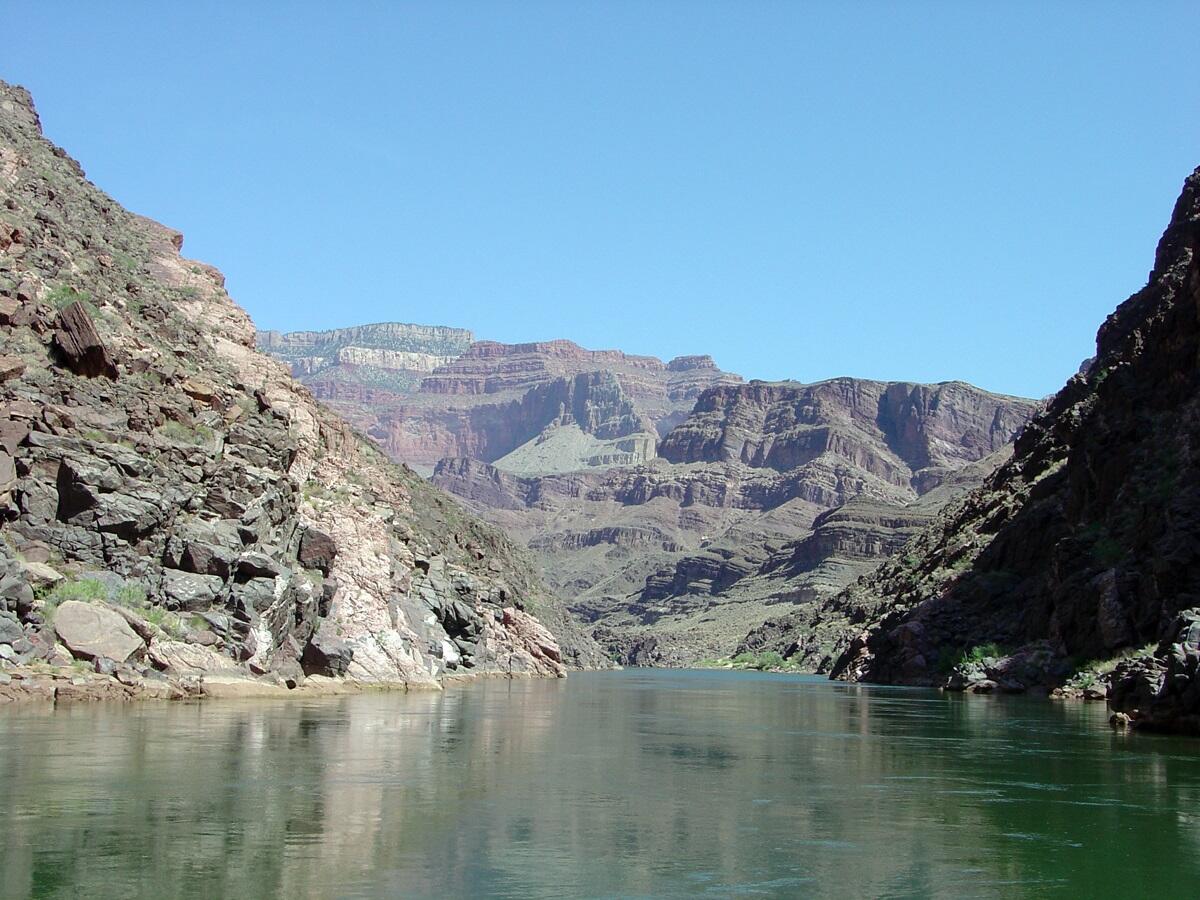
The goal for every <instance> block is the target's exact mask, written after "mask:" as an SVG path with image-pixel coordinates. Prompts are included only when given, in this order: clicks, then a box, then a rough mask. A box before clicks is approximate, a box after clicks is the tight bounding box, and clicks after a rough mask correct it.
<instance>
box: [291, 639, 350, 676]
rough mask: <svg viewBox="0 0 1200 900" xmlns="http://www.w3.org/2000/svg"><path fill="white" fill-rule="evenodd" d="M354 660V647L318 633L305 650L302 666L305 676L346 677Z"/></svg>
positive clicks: (301, 661)
mask: <svg viewBox="0 0 1200 900" xmlns="http://www.w3.org/2000/svg"><path fill="white" fill-rule="evenodd" d="M353 658H354V647H353V646H351V645H350V643H349V642H348V641H344V640H342V639H341V638H338V637H334V636H332V635H329V634H326V633H323V632H322V631H318V632H317V633H316V634H314V635H313V636H312V638H311V639H310V640H309V642H308V644H307V645H306V646H305V648H304V655H303V656H302V657H301V659H300V665H301V667H302V668H303V669H304V674H305V675H328V676H338V675H345V674H346V670H347V669H349V668H350V661H351V660H352V659H353Z"/></svg>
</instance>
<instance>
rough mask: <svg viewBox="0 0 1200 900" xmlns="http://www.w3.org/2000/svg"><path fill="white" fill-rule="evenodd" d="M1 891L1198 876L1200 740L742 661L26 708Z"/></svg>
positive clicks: (261, 891) (1137, 889)
mask: <svg viewBox="0 0 1200 900" xmlns="http://www.w3.org/2000/svg"><path fill="white" fill-rule="evenodd" d="M0 816H2V817H3V818H2V819H0V822H2V823H3V824H2V826H0V834H2V835H3V837H2V839H0V891H2V892H3V896H4V897H6V898H7V897H26V896H38V897H105V898H107V897H146V898H169V897H197V898H211V897H246V898H266V897H289V898H307V897H438V898H442V897H484V896H495V897H514V898H560V897H725V896H752V897H753V896H775V897H1017V896H1034V897H1042V896H1046V897H1088V898H1090V897H1108V896H1111V897H1141V896H1155V897H1195V896H1200V741H1195V740H1188V739H1173V738H1166V737H1158V736H1150V735H1124V734H1115V733H1113V732H1110V731H1109V729H1108V727H1107V724H1106V713H1105V710H1104V708H1103V704H1093V705H1081V704H1059V703H1054V702H1051V701H1047V700H1039V699H1031V698H1020V697H965V696H961V695H957V696H956V695H948V694H945V695H944V694H939V693H937V692H934V691H926V690H914V689H900V688H881V687H865V686H857V685H842V684H831V683H829V682H826V681H823V680H821V679H816V678H803V677H796V676H785V675H761V674H753V673H738V672H711V671H665V670H664V671H655V670H636V669H635V670H630V671H625V672H610V673H587V674H577V675H572V676H571V677H570V678H569V679H566V680H565V681H511V682H510V681H502V680H493V681H481V682H478V683H475V684H471V685H466V686H460V687H453V688H449V689H447V690H446V691H444V692H422V693H412V694H370V695H362V696H355V697H346V698H326V699H304V700H295V701H290V702H288V701H284V702H265V701H240V702H239V701H226V702H211V703H198V704H153V703H147V704H140V705H128V706H117V705H100V706H75V707H69V708H60V709H57V710H52V709H49V708H34V707H26V708H21V709H7V710H3V711H0Z"/></svg>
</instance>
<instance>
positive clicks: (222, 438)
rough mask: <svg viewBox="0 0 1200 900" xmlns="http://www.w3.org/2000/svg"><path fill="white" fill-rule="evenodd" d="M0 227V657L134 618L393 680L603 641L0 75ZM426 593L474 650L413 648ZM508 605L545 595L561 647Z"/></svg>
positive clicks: (176, 641)
mask: <svg viewBox="0 0 1200 900" xmlns="http://www.w3.org/2000/svg"><path fill="white" fill-rule="evenodd" d="M0 235H2V236H3V243H4V248H3V252H2V253H0V309H2V310H3V319H4V321H3V324H0V356H3V357H4V358H13V359H16V360H18V361H19V362H20V365H19V366H11V367H8V368H7V369H6V371H8V372H9V373H10V374H9V375H8V376H7V377H5V378H4V379H2V380H0V604H2V605H0V613H3V614H4V618H5V622H4V623H3V627H0V636H2V637H3V638H4V640H3V641H0V648H7V649H0V657H3V659H4V660H7V661H9V662H13V664H18V663H24V662H30V661H33V660H37V659H40V660H43V661H45V660H49V661H51V662H52V663H54V664H58V663H61V662H62V661H63V658H64V656H65V658H66V661H68V662H69V660H70V653H71V652H76V653H78V654H80V655H81V656H83V655H85V654H86V653H88V652H90V651H88V650H87V649H86V648H85V645H86V643H87V642H86V638H87V632H88V631H89V628H91V630H92V631H97V630H99V626H98V625H97V626H96V627H91V626H87V625H86V623H85V624H84V625H79V623H80V622H84V620H86V621H88V622H92V621H93V620H94V622H93V624H95V623H99V622H103V623H108V624H105V625H104V627H105V629H108V627H109V624H111V623H112V622H115V621H116V620H115V619H113V616H119V617H127V616H128V617H132V621H130V624H129V626H128V627H129V628H132V629H133V631H134V632H136V633H137V634H138V635H139V640H140V641H142V642H145V643H148V644H149V647H148V648H147V659H148V660H150V661H153V660H159V661H160V664H161V665H163V666H167V667H170V666H172V665H174V663H173V662H172V661H177V662H178V664H179V665H185V664H186V665H187V666H188V667H189V668H190V669H196V668H198V667H200V668H202V667H203V666H208V667H210V668H211V669H212V670H213V671H216V670H218V669H219V670H221V671H226V670H227V669H228V668H230V667H232V668H233V669H234V670H236V671H239V672H242V673H243V674H249V673H255V674H264V673H265V674H266V675H268V676H269V677H278V678H279V679H282V680H284V681H286V682H288V683H293V684H294V683H297V682H298V680H300V679H302V678H303V677H304V676H303V673H302V671H301V668H302V664H304V661H305V660H306V659H307V660H308V661H309V662H308V663H307V665H309V667H310V668H313V667H317V668H320V670H321V671H323V672H326V673H335V674H339V675H345V676H346V677H348V678H351V679H355V680H359V681H384V682H386V681H391V682H421V681H432V680H434V679H436V678H437V677H438V676H439V675H441V674H443V673H444V672H446V671H447V670H448V669H451V668H456V669H460V670H471V669H476V670H478V671H506V672H507V671H520V672H529V673H533V674H542V675H558V674H561V673H562V672H563V662H562V660H565V661H566V663H567V664H570V665H588V664H603V662H604V660H603V657H602V656H601V654H600V653H599V651H598V648H596V647H595V645H594V644H592V642H591V641H590V640H588V639H587V638H586V636H584V635H582V633H581V632H580V631H579V630H578V629H577V628H575V627H573V626H572V624H571V622H570V621H569V620H568V618H567V616H566V613H565V610H563V609H562V607H561V605H560V604H558V603H557V602H556V601H555V600H554V598H553V597H552V596H551V595H550V594H548V592H546V591H545V589H544V588H543V587H542V586H541V585H540V584H539V582H538V581H537V579H536V578H535V577H532V576H531V575H530V571H529V570H530V568H531V566H530V564H529V563H528V562H527V561H526V560H525V559H524V557H523V556H522V554H521V552H520V551H518V550H517V549H516V548H514V547H513V546H512V545H511V544H509V543H508V542H507V541H506V540H505V539H504V538H503V536H501V535H500V534H499V533H498V532H497V531H496V530H495V529H493V528H490V527H488V526H486V525H483V524H482V523H481V522H479V521H477V520H475V519H472V518H471V517H469V516H468V515H466V514H465V512H464V511H463V510H462V509H461V508H459V507H457V506H456V505H454V504H453V503H452V502H451V501H449V499H448V498H446V497H445V496H444V495H442V494H440V493H439V492H438V491H436V490H435V489H433V488H431V487H430V486H429V485H427V484H426V483H424V482H423V481H422V480H421V479H419V478H417V477H416V476H415V475H414V474H413V473H412V472H411V471H408V470H405V469H402V468H400V467H397V466H394V465H391V464H390V463H388V462H387V461H386V460H385V459H383V457H382V456H381V454H379V452H378V451H377V450H375V448H374V447H373V446H371V445H370V444H368V443H367V442H366V441H364V440H363V439H361V438H360V437H359V436H357V435H356V434H354V432H353V431H352V430H351V429H350V428H349V427H348V426H347V425H346V423H345V422H343V421H341V420H340V419H338V418H337V417H336V416H334V415H333V414H331V413H329V412H328V411H326V410H324V409H322V408H321V407H320V406H319V405H318V404H317V403H316V402H315V401H314V400H313V398H312V396H311V394H310V393H309V392H308V391H307V390H306V389H304V388H303V387H302V386H300V385H299V384H298V383H296V382H295V381H293V380H292V379H291V378H290V376H289V375H288V374H287V373H286V372H285V371H284V370H283V368H282V367H281V366H280V365H279V364H278V363H276V362H274V361H272V360H271V359H269V358H267V357H265V356H263V355H261V354H259V353H257V352H256V351H255V350H254V346H253V345H254V336H255V332H254V328H253V325H252V324H251V322H250V320H249V318H248V317H247V316H246V315H245V313H244V312H243V311H242V310H241V309H239V308H238V307H237V306H236V305H235V304H234V303H233V302H232V300H231V299H230V298H229V296H228V295H227V294H226V293H225V291H224V281H223V278H222V276H221V275H220V273H219V272H217V271H216V270H215V269H213V268H212V267H210V266H207V265H205V264H203V263H199V262H195V261H191V260H187V259H184V258H182V257H181V256H180V254H179V249H180V247H181V246H182V236H181V235H179V234H178V232H174V231H171V230H170V229H167V228H164V227H163V226H161V225H159V224H157V223H154V222H151V221H149V220H147V219H143V218H141V217H138V216H135V215H132V214H130V213H128V212H126V211H125V210H123V209H121V207H120V206H118V205H117V204H116V203H115V202H114V201H113V200H112V199H111V198H109V197H107V196H106V195H104V194H103V193H101V192H100V191H99V190H97V189H96V188H95V187H93V186H92V185H91V184H89V183H88V182H87V181H85V180H84V179H83V177H82V172H81V170H80V169H79V167H78V165H77V164H75V163H74V162H73V161H71V160H70V159H69V158H68V157H66V155H65V154H64V153H62V151H60V150H58V149H57V148H55V147H53V146H52V145H51V144H49V143H48V142H47V141H46V140H45V139H44V138H43V137H42V135H41V133H40V128H39V124H38V121H37V117H36V114H34V112H33V108H32V105H31V103H30V100H29V98H28V95H27V94H25V92H24V91H22V90H20V89H19V88H13V87H11V86H8V85H5V84H3V83H0ZM418 561H421V562H422V563H423V564H424V566H425V568H424V569H422V568H421V567H420V566H419V565H418ZM429 570H432V571H433V572H434V573H441V574H439V575H438V576H437V580H436V581H434V582H430V581H429V578H431V577H432V576H429V575H427V574H426V572H427V571H429ZM422 591H426V592H428V591H432V594H433V597H434V599H435V600H440V599H446V598H453V600H454V601H455V602H456V603H459V604H461V605H462V606H463V607H464V608H467V609H469V610H470V611H471V615H473V616H475V617H476V618H477V619H478V620H479V621H480V622H481V623H483V625H481V627H480V628H479V629H478V630H477V631H476V633H475V634H474V638H475V640H474V649H473V652H471V653H461V654H459V655H458V657H457V659H456V660H455V661H454V662H453V663H450V662H448V661H447V660H446V659H445V658H444V657H443V656H441V655H435V654H433V653H431V652H430V650H429V647H430V645H431V644H433V643H439V642H440V641H442V640H443V639H446V638H447V632H446V631H445V629H444V627H443V626H442V625H441V624H440V623H439V622H438V621H437V620H436V618H432V619H431V618H430V617H429V609H428V604H426V603H424V602H423V601H421V600H419V596H420V595H421V592H422ZM60 601H65V602H60ZM56 607H57V608H56ZM80 607H82V609H80ZM507 608H524V609H527V610H529V611H530V613H531V614H532V613H544V614H545V617H546V620H547V621H548V622H549V623H550V625H551V627H552V628H555V629H556V630H557V631H558V633H559V634H560V635H561V638H562V641H563V644H564V646H563V648H561V649H562V653H561V654H560V655H559V656H551V655H550V654H548V653H547V652H545V651H544V649H539V645H536V644H534V643H531V642H530V641H528V640H527V635H526V634H525V633H524V632H520V633H518V631H519V629H511V630H510V629H507V628H506V627H505V626H504V625H503V622H502V619H503V611H504V610H505V609H507ZM56 616H63V617H65V618H64V619H63V620H62V621H58V620H57V619H56ZM89 617H90V618H89ZM14 621H15V622H16V623H17V627H18V628H19V629H20V632H21V633H20V636H17V635H16V634H15V633H10V632H12V631H13V629H12V623H13V622H14ZM76 626H78V627H76ZM114 627H115V628H116V630H118V631H119V630H121V629H120V627H118V626H114ZM56 629H57V630H56ZM110 630H111V629H110ZM68 631H69V632H70V634H71V638H70V641H71V643H68V642H67V636H66V634H65V633H64V632H68ZM76 632H82V633H83V637H82V638H80V637H79V636H78V634H76ZM314 641H315V642H316V645H315V647H314V649H313V650H312V651H311V652H307V653H306V651H307V648H308V647H309V646H310V644H313V643H314ZM64 644H65V647H64ZM76 645H77V646H76ZM176 645H180V646H182V647H183V649H182V650H181V649H180V647H179V646H176ZM556 653H557V651H556ZM104 656H105V657H106V658H109V654H104ZM112 658H113V659H115V661H116V662H117V663H119V664H120V665H122V666H134V667H135V668H136V667H137V666H141V667H142V668H145V667H146V665H147V663H146V662H145V661H142V658H141V656H140V655H138V654H134V655H132V656H129V657H126V658H122V659H116V657H112ZM14 661H15V662H14ZM235 661H236V662H235ZM237 663H241V664H243V665H242V666H240V667H239V666H238V665H237ZM120 671H122V672H124V671H125V670H124V669H122V670H120ZM118 674H119V673H118ZM125 674H126V675H129V677H137V675H138V672H136V671H135V672H133V674H132V675H130V673H129V672H126V673H125ZM143 674H144V673H143Z"/></svg>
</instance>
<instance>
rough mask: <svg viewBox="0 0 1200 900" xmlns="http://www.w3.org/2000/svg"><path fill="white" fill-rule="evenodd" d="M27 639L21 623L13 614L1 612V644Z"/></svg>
mask: <svg viewBox="0 0 1200 900" xmlns="http://www.w3.org/2000/svg"><path fill="white" fill-rule="evenodd" d="M24 637H25V632H24V631H22V630H21V623H20V622H18V621H17V617H16V616H14V615H12V614H11V613H6V612H0V644H11V643H13V642H15V641H19V640H21V639H22V638H24Z"/></svg>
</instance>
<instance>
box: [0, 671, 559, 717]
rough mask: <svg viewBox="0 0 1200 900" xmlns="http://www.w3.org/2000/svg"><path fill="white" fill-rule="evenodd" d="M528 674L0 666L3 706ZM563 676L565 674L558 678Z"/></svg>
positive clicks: (420, 686) (425, 687)
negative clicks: (295, 678)
mask: <svg viewBox="0 0 1200 900" xmlns="http://www.w3.org/2000/svg"><path fill="white" fill-rule="evenodd" d="M542 677H548V676H540V675H537V674H534V673H530V672H472V673H453V674H445V675H442V676H440V677H438V678H436V679H433V680H430V681H373V682H372V681H356V680H353V679H347V678H335V677H329V676H324V675H310V676H308V677H307V678H305V679H304V681H303V682H302V683H299V684H295V683H293V684H290V685H289V684H288V683H286V682H284V681H282V680H275V679H271V678H258V677H255V676H253V675H249V674H245V675H242V674H220V675H214V674H204V675H172V674H164V673H152V674H147V675H142V674H131V673H128V672H116V673H113V674H104V673H99V672H90V671H87V670H86V669H82V668H79V667H48V666H47V667H33V666H18V667H15V668H11V669H2V670H0V707H3V706H4V705H8V704H25V703H51V704H56V703H95V702H104V701H110V702H140V701H148V700H168V701H180V700H236V699H297V698H311V697H332V696H346V695H352V694H368V693H387V692H401V693H407V692H409V691H440V690H443V689H445V688H448V687H455V686H461V685H465V684H471V683H474V682H476V681H480V680H492V679H509V680H526V679H533V678H542ZM559 677H565V676H559Z"/></svg>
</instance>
